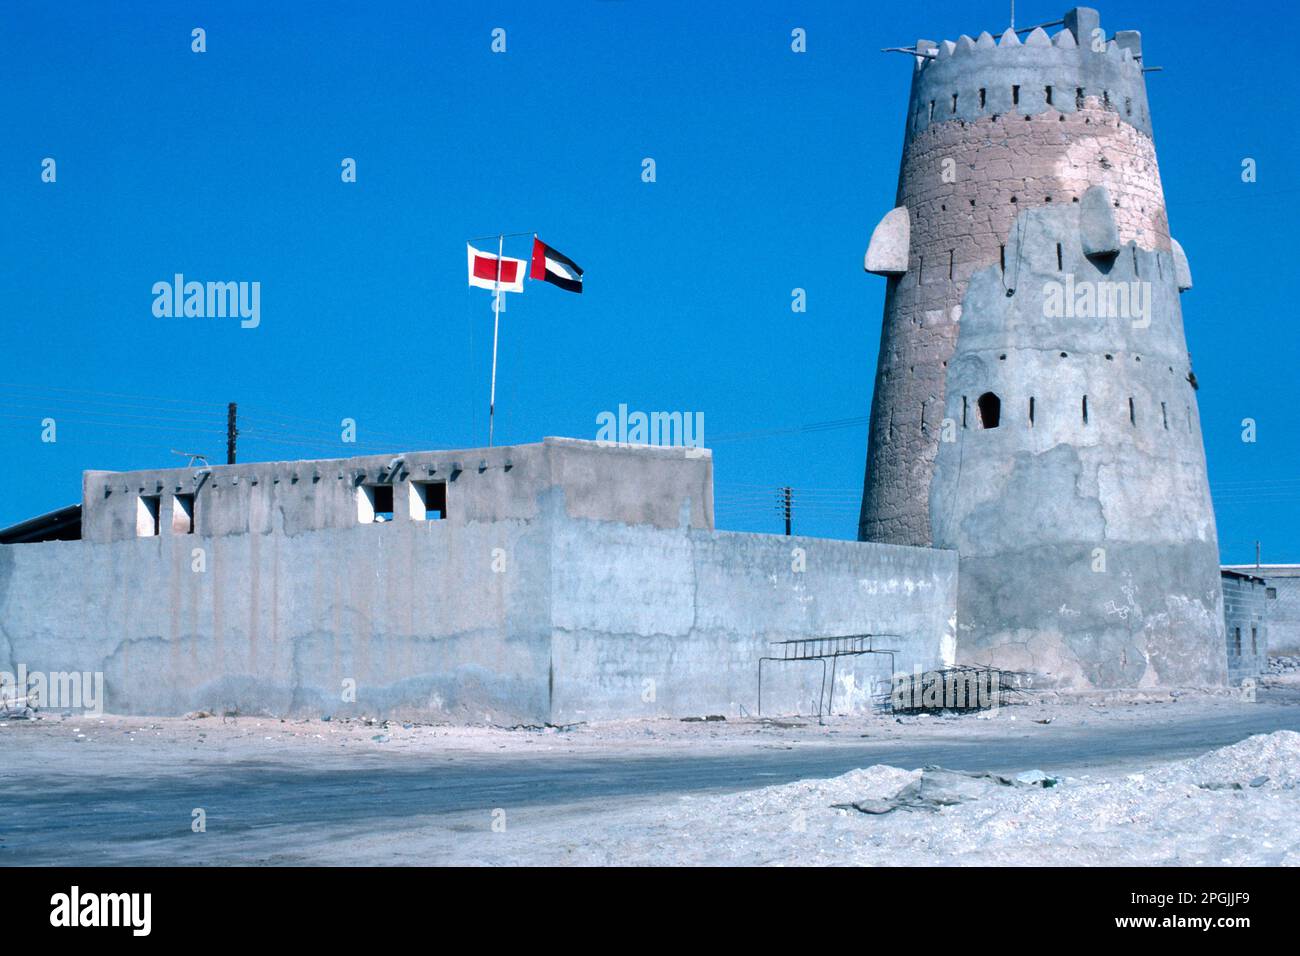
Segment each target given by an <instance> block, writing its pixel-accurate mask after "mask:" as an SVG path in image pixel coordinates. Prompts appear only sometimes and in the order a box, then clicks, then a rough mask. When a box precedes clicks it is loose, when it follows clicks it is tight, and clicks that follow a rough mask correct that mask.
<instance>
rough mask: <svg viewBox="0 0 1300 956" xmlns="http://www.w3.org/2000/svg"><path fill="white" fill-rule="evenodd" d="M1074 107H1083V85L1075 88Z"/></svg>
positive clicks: (1078, 108) (1079, 108)
mask: <svg viewBox="0 0 1300 956" xmlns="http://www.w3.org/2000/svg"><path fill="white" fill-rule="evenodd" d="M1074 108H1075V109H1077V110H1081V109H1083V87H1082V86H1076V87H1075V88H1074Z"/></svg>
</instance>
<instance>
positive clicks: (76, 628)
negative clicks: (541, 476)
mask: <svg viewBox="0 0 1300 956" xmlns="http://www.w3.org/2000/svg"><path fill="white" fill-rule="evenodd" d="M196 548H197V549H200V550H201V552H202V554H203V559H202V560H203V564H202V565H201V567H202V570H199V571H196V570H195V567H196V564H195V561H196V558H195V556H194V549H196ZM497 548H499V549H501V550H502V552H503V553H504V554H505V555H506V556H507V561H508V562H509V563H508V564H507V569H508V572H507V573H496V572H494V571H493V567H492V561H493V549H497ZM548 561H549V549H548V546H547V534H546V532H545V529H544V527H543V523H542V521H541V519H537V518H534V519H530V520H507V521H501V522H495V523H492V524H473V525H464V524H457V523H453V522H449V521H432V522H426V523H419V524H417V523H414V522H408V523H405V524H400V523H392V524H382V525H380V524H372V525H364V526H363V525H357V526H353V527H349V528H346V529H324V530H318V531H308V532H302V533H300V534H296V535H287V534H282V533H266V534H262V533H253V534H239V535H226V536H222V537H207V536H203V535H187V536H185V537H180V536H174V537H173V536H160V537H150V538H132V539H130V540H126V541H115V542H106V543H96V542H90V541H70V542H49V543H42V544H25V545H10V546H3V547H0V634H2V635H3V643H0V669H5V670H9V671H11V672H12V671H14V670H15V669H16V667H17V664H18V663H19V662H22V663H24V664H25V665H26V667H27V669H28V671H29V672H30V671H36V670H41V671H63V670H68V671H73V670H75V671H91V672H95V671H102V672H103V673H104V681H105V692H106V698H107V700H106V703H105V708H106V709H107V710H109V711H113V712H120V713H147V714H183V713H185V712H187V711H190V710H200V709H207V710H214V711H216V712H222V711H224V710H234V711H238V712H240V713H271V714H290V713H299V714H333V715H356V714H384V715H390V716H399V717H420V718H422V719H431V718H440V719H456V720H469V721H489V722H494V723H512V722H516V721H530V722H540V721H543V720H545V718H546V714H547V712H548V693H549V692H548V686H547V677H548V668H549V661H550V632H549V626H548V624H547V622H548V620H549V608H548V602H549V599H550V594H549V573H548ZM346 680H351V681H355V685H356V700H355V702H354V703H353V702H347V701H345V700H344V697H343V691H344V687H345V685H344V681H346Z"/></svg>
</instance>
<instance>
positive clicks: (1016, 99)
mask: <svg viewBox="0 0 1300 956" xmlns="http://www.w3.org/2000/svg"><path fill="white" fill-rule="evenodd" d="M1011 105H1012V106H1019V105H1020V87H1018V86H1013V87H1011Z"/></svg>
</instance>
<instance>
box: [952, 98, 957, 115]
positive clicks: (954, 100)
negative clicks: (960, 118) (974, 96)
mask: <svg viewBox="0 0 1300 956" xmlns="http://www.w3.org/2000/svg"><path fill="white" fill-rule="evenodd" d="M952 111H953V112H954V113H955V112H957V94H956V93H954V94H953V95H952Z"/></svg>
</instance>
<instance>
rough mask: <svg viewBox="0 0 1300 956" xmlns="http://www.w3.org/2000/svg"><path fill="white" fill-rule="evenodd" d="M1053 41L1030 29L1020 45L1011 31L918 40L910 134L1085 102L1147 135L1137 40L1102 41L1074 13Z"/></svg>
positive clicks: (1080, 12)
mask: <svg viewBox="0 0 1300 956" xmlns="http://www.w3.org/2000/svg"><path fill="white" fill-rule="evenodd" d="M1064 23H1065V25H1064V26H1063V27H1062V28H1061V30H1060V31H1059V32H1058V33H1057V34H1056V35H1055V36H1048V34H1047V32H1046V31H1045V30H1044V29H1043V28H1042V27H1036V28H1034V29H1033V30H1032V31H1031V32H1030V33H1029V34H1028V36H1027V37H1025V38H1024V39H1023V40H1022V39H1021V38H1020V36H1019V35H1018V34H1017V33H1016V31H1015V30H1013V29H1011V28H1010V27H1008V28H1007V30H1006V31H1005V32H1004V33H1003V34H1002V36H1001V37H1000V38H999V39H997V40H994V38H993V36H992V35H991V34H989V33H988V32H984V33H981V34H980V35H979V37H978V38H976V39H971V38H970V37H969V36H967V35H965V34H963V35H962V36H960V37H958V38H957V39H956V40H942V41H939V42H937V43H936V42H935V41H932V40H924V39H922V40H917V41H916V45H915V49H916V50H917V51H918V55H917V56H915V58H914V59H915V68H914V71H913V78H912V92H911V97H910V103H909V108H908V116H909V123H908V130H909V133H917V132H920V131H921V130H924V129H926V128H928V127H929V126H931V125H932V124H935V123H943V122H948V121H950V120H964V121H967V122H969V121H972V120H975V119H978V118H979V117H982V116H990V115H995V114H1004V115H1022V116H1034V115H1038V114H1040V113H1044V112H1047V111H1048V110H1056V111H1058V112H1061V113H1072V112H1075V111H1076V110H1080V109H1083V108H1084V106H1085V104H1086V103H1087V102H1088V101H1089V99H1090V98H1091V99H1095V100H1096V101H1097V102H1099V103H1101V104H1102V105H1103V107H1104V108H1106V109H1109V110H1111V111H1113V112H1115V113H1117V114H1118V115H1119V116H1120V117H1122V118H1123V120H1124V121H1125V122H1128V123H1130V124H1131V125H1133V126H1134V127H1136V128H1137V129H1140V130H1142V131H1143V132H1144V133H1146V134H1147V135H1148V136H1150V135H1151V116H1150V111H1149V109H1148V107H1147V97H1146V81H1145V76H1144V73H1143V67H1142V36H1141V34H1140V33H1138V32H1137V31H1134V30H1125V31H1121V32H1119V33H1117V34H1115V36H1113V37H1111V38H1109V39H1108V38H1106V36H1105V31H1104V30H1103V29H1102V27H1101V22H1100V18H1099V17H1098V16H1097V13H1096V11H1095V10H1089V9H1087V8H1076V9H1075V10H1072V11H1071V12H1070V13H1069V14H1067V15H1066V17H1065V18H1064Z"/></svg>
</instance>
